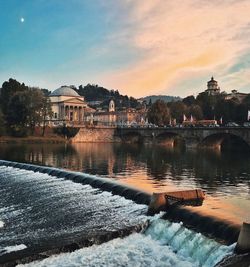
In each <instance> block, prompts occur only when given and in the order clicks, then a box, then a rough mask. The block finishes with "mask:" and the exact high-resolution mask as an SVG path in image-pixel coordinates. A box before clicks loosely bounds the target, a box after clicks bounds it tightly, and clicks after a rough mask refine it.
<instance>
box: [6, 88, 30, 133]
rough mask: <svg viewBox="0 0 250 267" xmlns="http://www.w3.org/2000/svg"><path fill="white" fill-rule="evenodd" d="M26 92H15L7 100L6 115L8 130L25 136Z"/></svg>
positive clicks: (27, 111)
mask: <svg viewBox="0 0 250 267" xmlns="http://www.w3.org/2000/svg"><path fill="white" fill-rule="evenodd" d="M27 99H28V97H27V92H17V93H15V95H13V96H12V97H11V99H10V101H9V105H8V109H7V110H8V113H7V116H6V120H7V124H8V127H9V130H10V132H11V134H12V135H14V136H26V135H27V134H28V128H27V117H28V113H29V110H28V102H27Z"/></svg>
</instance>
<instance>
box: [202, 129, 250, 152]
mask: <svg viewBox="0 0 250 267" xmlns="http://www.w3.org/2000/svg"><path fill="white" fill-rule="evenodd" d="M199 146H200V147H208V148H214V149H218V150H220V151H223V150H237V151H250V144H249V142H247V141H246V140H244V138H243V137H241V136H239V135H237V134H232V133H214V134H210V135H208V136H206V137H205V138H204V139H203V140H202V142H201V143H200V145H199Z"/></svg>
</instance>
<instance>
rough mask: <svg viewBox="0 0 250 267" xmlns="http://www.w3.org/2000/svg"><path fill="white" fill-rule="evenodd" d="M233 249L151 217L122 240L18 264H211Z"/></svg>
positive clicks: (192, 266)
mask: <svg viewBox="0 0 250 267" xmlns="http://www.w3.org/2000/svg"><path fill="white" fill-rule="evenodd" d="M233 248H234V245H231V246H224V245H221V244H219V243H217V242H216V241H213V240H211V239H208V238H206V237H204V236H203V235H201V234H199V233H195V232H194V231H191V230H188V229H186V228H185V227H183V226H182V224H181V223H171V222H168V221H165V220H162V219H158V218H153V221H152V222H151V224H150V226H149V227H148V228H147V230H146V231H145V232H144V233H134V234H131V235H130V236H128V237H126V238H123V239H121V238H117V239H114V240H112V241H109V242H107V243H104V244H102V245H99V246H97V245H94V246H92V247H88V248H83V249H80V250H77V251H75V252H72V253H65V254H60V255H58V256H52V257H50V258H48V259H45V260H43V261H40V262H38V261H37V262H32V263H30V264H26V265H20V267H21V266H25V267H44V266H46V267H52V266H53V267H55V266H60V267H68V266H74V267H77V266H79V267H80V266H89V267H92V266H93V267H94V266H114V267H116V266H145V267H147V266H152V267H154V266H159V267H160V266H162V267H168V266H169V267H200V266H204V267H212V266H215V264H216V263H218V262H219V261H220V260H222V259H223V258H224V257H225V256H226V255H230V254H231V253H232V251H233Z"/></svg>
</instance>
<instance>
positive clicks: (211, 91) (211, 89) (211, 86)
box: [205, 76, 220, 95]
mask: <svg viewBox="0 0 250 267" xmlns="http://www.w3.org/2000/svg"><path fill="white" fill-rule="evenodd" d="M205 92H206V93H207V94H208V95H219V94H220V87H219V86H218V82H217V81H215V80H214V77H213V76H212V77H211V80H210V81H208V82H207V89H206V90H205Z"/></svg>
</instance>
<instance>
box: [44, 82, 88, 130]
mask: <svg viewBox="0 0 250 267" xmlns="http://www.w3.org/2000/svg"><path fill="white" fill-rule="evenodd" d="M49 98H50V101H51V106H52V111H53V118H52V122H53V124H54V125H55V126H56V125H59V124H62V123H69V124H72V125H76V124H82V123H83V122H84V117H85V111H86V109H88V106H87V103H86V102H85V101H84V97H83V96H80V95H79V94H78V93H77V92H76V91H75V90H74V89H72V88H70V87H68V86H62V87H60V88H58V89H56V90H55V91H53V92H52V93H51V94H50V95H49Z"/></svg>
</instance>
